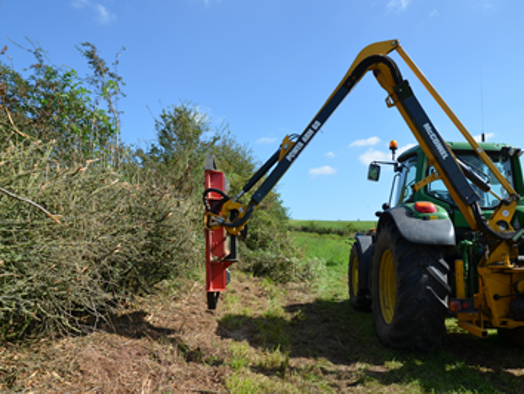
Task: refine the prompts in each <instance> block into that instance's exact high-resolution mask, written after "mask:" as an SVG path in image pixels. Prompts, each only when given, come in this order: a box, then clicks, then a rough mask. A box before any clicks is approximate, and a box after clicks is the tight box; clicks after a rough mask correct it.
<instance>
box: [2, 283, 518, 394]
mask: <svg viewBox="0 0 524 394" xmlns="http://www.w3.org/2000/svg"><path fill="white" fill-rule="evenodd" d="M313 293H314V292H312V291H311V289H310V288H309V286H307V285H305V284H289V285H287V286H282V287H280V286H279V287H273V288H272V289H269V290H268V287H267V286H264V285H263V282H262V280H260V279H256V278H255V279H253V278H248V277H246V276H242V275H238V276H236V277H235V276H234V278H233V281H232V282H231V284H230V285H229V287H228V290H227V294H224V295H223V296H222V298H223V299H221V300H220V302H219V305H218V308H217V310H216V311H208V310H207V304H206V299H205V297H206V293H205V289H204V288H203V285H202V284H201V283H200V282H191V283H189V284H188V286H187V288H186V289H185V290H184V291H179V290H176V291H175V290H172V289H171V290H170V289H168V288H166V289H162V291H160V292H159V293H158V294H157V295H155V296H151V297H148V298H146V299H141V300H138V301H137V303H136V305H134V307H133V308H129V310H126V311H124V312H123V313H122V314H121V315H120V316H118V317H114V318H113V319H112V320H111V322H110V323H109V324H107V323H106V324H100V328H99V329H98V330H96V331H95V332H94V333H91V334H89V335H84V336H77V337H67V338H61V339H54V340H51V339H39V340H32V341H30V342H26V343H24V344H11V343H8V344H7V345H6V346H4V347H2V348H0V391H1V392H28V393H30V392H34V393H50V392H53V393H55V392H56V393H84V392H93V393H227V392H229V390H228V387H227V386H226V381H227V380H228V379H230V378H231V377H232V376H233V375H234V374H235V373H236V372H235V371H238V370H239V369H238V368H237V369H235V367H234V354H232V349H235V346H236V348H237V349H238V348H239V346H244V347H242V348H241V349H243V350H242V351H244V352H247V353H250V354H251V353H252V354H255V356H254V357H255V358H256V357H258V360H259V362H258V363H250V364H249V368H248V369H246V368H244V369H243V371H246V370H247V371H248V372H246V374H248V375H249V376H252V375H257V376H256V377H255V378H259V377H261V378H262V379H269V380H273V381H277V384H278V385H280V386H271V385H270V386H265V387H266V390H265V391H266V392H272V391H271V389H267V387H283V388H285V387H288V388H290V389H289V390H284V391H285V392H326V391H328V392H354V391H358V392H375V389H377V388H378V389H379V391H383V389H384V388H386V387H387V390H386V391H387V392H410V391H411V387H412V386H410V384H411V383H410V382H412V381H417V382H418V383H417V386H416V387H415V386H413V387H414V388H416V390H415V391H417V392H426V391H432V390H434V387H435V384H436V383H439V384H441V385H443V386H441V387H443V389H442V390H443V391H444V392H449V391H451V392H463V390H464V388H467V387H468V384H473V383H471V371H472V370H475V371H478V378H479V381H478V382H476V383H475V384H476V386H471V387H470V388H471V389H473V392H476V391H482V388H483V387H488V386H484V384H490V385H491V384H492V385H493V386H489V387H497V389H498V390H500V392H519V391H518V387H524V381H523V380H522V379H524V369H523V368H522V362H521V360H522V357H521V352H520V351H519V350H517V349H513V348H510V347H507V346H506V347H504V346H502V345H500V344H499V343H495V342H496V341H497V339H496V338H495V339H494V340H492V341H491V342H487V343H486V342H482V343H480V342H479V341H478V340H477V339H475V338H473V339H472V338H471V337H470V336H467V335H464V334H463V333H462V334H456V333H453V332H452V333H448V335H446V336H445V338H444V341H443V348H444V349H445V350H444V352H445V353H442V352H441V353H439V352H436V353H435V354H432V355H424V356H423V357H418V356H416V357H414V356H413V354H412V353H405V352H398V351H396V352H395V351H391V350H387V349H384V348H383V347H382V346H381V345H380V344H379V343H378V341H377V340H376V338H375V335H374V330H373V326H372V318H371V316H370V314H355V315H347V314H346V313H352V312H350V308H349V302H348V301H347V300H338V299H334V300H332V301H329V300H327V301H326V300H318V299H315V297H314V295H313ZM275 303H278V308H276V307H274V305H275ZM279 310H280V311H281V312H278V311H279ZM272 311H273V312H272ZM282 311H283V312H282ZM358 319H360V320H358ZM282 330H284V331H287V333H284V334H282V335H280V334H281V333H280V331H282ZM289 333H291V334H289ZM268 343H270V344H271V347H272V348H273V349H283V350H285V353H286V356H285V357H284V358H283V359H280V360H277V361H275V362H273V363H271V361H265V360H263V359H264V357H266V356H268V355H271V354H273V356H274V354H275V353H271V352H269V351H268V350H267V349H268V347H267V344H268ZM483 343H486V344H485V345H484V344H483ZM479 344H480V345H479ZM277 353H278V350H277ZM455 355H456V357H457V358H458V359H460V362H459V363H455V366H453V370H450V371H448V368H449V365H454V361H453V359H450V357H451V358H452V357H454V356H455ZM252 359H253V358H252ZM260 360H262V361H260ZM421 360H422V361H421ZM399 366H401V367H399ZM284 369H285V371H284ZM241 370H242V369H241ZM439 370H441V371H440V372H441V374H440V375H434V373H437V372H438V371H439ZM440 372H439V373H440ZM475 373H477V372H475ZM453 374H455V375H456V377H454V376H455V375H453ZM468 374H470V375H468ZM452 375H453V376H452ZM435 376H437V379H444V380H445V381H440V382H436V380H435ZM438 376H443V377H444V378H439V377H438ZM447 376H449V377H450V378H449V379H447V378H446V377H447ZM462 377H464V378H463V380H461V379H462ZM475 377H477V375H475ZM308 379H309V380H308ZM319 379H320V380H321V381H320V382H319ZM370 382H371V383H370ZM397 384H401V385H400V386H398V385H397ZM286 385H287V386H286ZM395 385H397V386H395ZM233 391H240V392H244V391H243V390H239V389H237V390H233ZM247 391H249V390H247ZM437 391H438V390H437ZM252 392H253V391H252ZM278 392H281V391H278ZM466 392H468V391H467V390H466Z"/></svg>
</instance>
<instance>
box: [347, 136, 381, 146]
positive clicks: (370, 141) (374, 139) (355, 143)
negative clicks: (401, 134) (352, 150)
mask: <svg viewBox="0 0 524 394" xmlns="http://www.w3.org/2000/svg"><path fill="white" fill-rule="evenodd" d="M379 142H380V138H378V137H369V138H367V139H365V140H356V141H353V142H352V143H351V144H349V146H371V145H376V144H378V143H379Z"/></svg>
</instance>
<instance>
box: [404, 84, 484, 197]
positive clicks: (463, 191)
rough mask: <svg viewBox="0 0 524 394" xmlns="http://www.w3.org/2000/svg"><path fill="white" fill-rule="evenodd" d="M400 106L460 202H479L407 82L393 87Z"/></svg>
mask: <svg viewBox="0 0 524 394" xmlns="http://www.w3.org/2000/svg"><path fill="white" fill-rule="evenodd" d="M394 90H395V93H396V94H397V97H398V99H399V100H400V105H401V106H402V107H403V108H404V110H405V111H406V113H407V115H408V116H409V118H410V119H411V121H412V122H413V124H414V126H415V127H416V128H417V130H418V133H419V135H420V137H421V138H422V139H423V140H424V143H425V145H426V146H427V147H428V148H429V150H430V151H431V153H432V154H433V157H435V160H436V161H437V162H438V164H439V167H440V168H441V169H442V172H443V173H444V174H442V175H444V176H445V178H446V179H447V180H448V181H449V182H450V183H451V185H452V187H453V190H455V191H456V193H457V194H458V196H459V197H460V199H461V200H462V202H463V203H464V204H466V205H471V204H473V203H475V202H476V201H478V200H480V196H479V195H478V194H477V192H476V191H475V190H474V189H473V187H472V186H471V184H470V183H469V182H468V181H467V179H466V177H465V176H464V174H463V173H462V171H461V170H460V168H459V166H458V164H457V162H456V161H455V158H454V157H453V155H452V153H451V151H450V150H449V148H448V146H447V145H446V143H445V142H444V140H443V139H442V137H441V136H440V134H439V133H438V132H437V130H436V129H435V127H434V126H433V124H432V123H431V121H430V120H429V118H428V116H427V115H426V112H425V111H424V109H423V108H422V106H421V105H420V103H419V102H418V100H417V98H416V97H415V95H414V94H413V91H412V90H411V87H410V86H409V83H408V81H402V82H401V83H400V84H398V85H397V86H395V87H394Z"/></svg>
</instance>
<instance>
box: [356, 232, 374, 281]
mask: <svg viewBox="0 0 524 394" xmlns="http://www.w3.org/2000/svg"><path fill="white" fill-rule="evenodd" d="M354 245H355V246H356V248H357V255H358V276H359V278H358V283H359V284H363V283H365V284H366V286H367V289H365V290H368V291H369V289H371V283H370V280H371V275H370V271H371V256H372V254H373V247H372V246H373V237H372V236H371V235H364V234H356V235H355V243H354Z"/></svg>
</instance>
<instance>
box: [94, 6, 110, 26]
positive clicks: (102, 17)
mask: <svg viewBox="0 0 524 394" xmlns="http://www.w3.org/2000/svg"><path fill="white" fill-rule="evenodd" d="M93 8H94V9H95V11H96V13H97V14H98V16H97V18H96V20H97V21H98V22H100V23H102V24H104V25H107V24H108V23H109V22H111V21H112V20H113V19H115V18H116V15H115V14H113V13H111V12H109V10H108V9H107V8H106V7H104V6H103V5H102V4H98V3H95V4H93Z"/></svg>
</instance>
